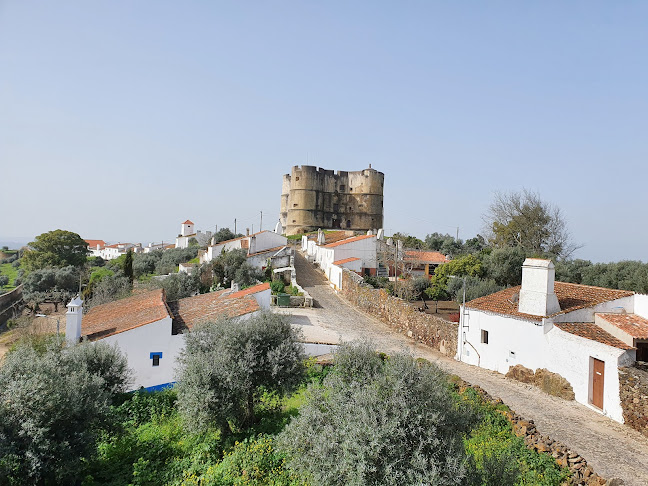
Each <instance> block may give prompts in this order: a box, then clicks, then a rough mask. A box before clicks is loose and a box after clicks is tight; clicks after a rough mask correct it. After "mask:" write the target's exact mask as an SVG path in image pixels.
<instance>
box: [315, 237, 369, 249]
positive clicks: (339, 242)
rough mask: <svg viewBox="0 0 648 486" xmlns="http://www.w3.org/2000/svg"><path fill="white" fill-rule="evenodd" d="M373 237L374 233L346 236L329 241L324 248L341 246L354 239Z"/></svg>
mask: <svg viewBox="0 0 648 486" xmlns="http://www.w3.org/2000/svg"><path fill="white" fill-rule="evenodd" d="M375 237H376V235H360V236H354V237H352V238H347V239H345V240H340V241H336V242H335V243H329V244H328V245H324V248H335V247H336V246H342V245H346V244H347V243H354V242H356V241H360V240H365V239H367V238H375Z"/></svg>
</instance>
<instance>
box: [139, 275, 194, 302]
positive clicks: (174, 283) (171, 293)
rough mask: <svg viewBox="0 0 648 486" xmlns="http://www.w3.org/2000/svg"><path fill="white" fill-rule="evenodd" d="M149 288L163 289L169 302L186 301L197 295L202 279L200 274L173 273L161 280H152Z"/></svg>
mask: <svg viewBox="0 0 648 486" xmlns="http://www.w3.org/2000/svg"><path fill="white" fill-rule="evenodd" d="M148 286H149V288H162V289H164V292H165V293H166V296H167V301H168V302H173V301H175V300H179V299H184V298H185V297H191V296H192V295H195V294H196V293H197V292H198V291H199V288H200V278H199V276H198V273H196V274H192V275H189V274H188V273H184V272H182V273H173V274H171V275H169V276H168V277H165V278H161V279H152V280H151V281H150V282H149V284H148Z"/></svg>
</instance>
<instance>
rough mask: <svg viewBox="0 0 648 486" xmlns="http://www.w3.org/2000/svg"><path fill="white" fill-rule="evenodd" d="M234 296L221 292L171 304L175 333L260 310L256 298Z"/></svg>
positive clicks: (227, 292)
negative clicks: (225, 317)
mask: <svg viewBox="0 0 648 486" xmlns="http://www.w3.org/2000/svg"><path fill="white" fill-rule="evenodd" d="M246 290H247V289H246ZM232 295H234V294H231V293H230V291H229V290H221V291H218V292H209V293H207V294H201V295H196V296H193V297H187V298H185V299H180V300H178V301H176V302H169V307H170V308H171V311H172V312H173V316H174V318H173V333H174V334H179V333H182V332H184V331H185V330H187V329H191V328H192V327H193V326H195V325H196V324H200V323H202V322H208V321H215V320H218V318H219V317H222V316H227V317H239V316H242V315H245V314H249V313H251V312H255V311H258V310H260V307H259V304H257V301H256V300H255V299H254V297H252V296H249V295H244V296H243V297H231V296H232Z"/></svg>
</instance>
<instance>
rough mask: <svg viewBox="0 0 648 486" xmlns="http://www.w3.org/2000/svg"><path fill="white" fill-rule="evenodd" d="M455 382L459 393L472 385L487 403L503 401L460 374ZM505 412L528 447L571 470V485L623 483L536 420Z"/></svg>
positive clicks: (594, 485)
mask: <svg viewBox="0 0 648 486" xmlns="http://www.w3.org/2000/svg"><path fill="white" fill-rule="evenodd" d="M453 381H454V382H455V383H456V384H457V386H458V388H459V391H460V392H461V391H463V390H465V389H466V388H472V389H473V390H475V391H476V392H477V393H478V394H479V395H480V396H481V397H482V400H484V401H485V402H487V403H492V404H493V405H500V404H502V400H501V399H499V398H493V397H492V396H491V395H490V394H489V393H488V392H487V391H486V390H484V389H483V388H481V387H480V386H477V385H471V384H470V383H468V382H466V381H464V380H462V379H461V378H459V377H454V379H453ZM502 414H503V415H504V416H505V417H506V418H507V420H508V421H509V422H510V423H511V425H512V426H513V432H514V433H515V435H517V436H518V437H521V438H522V439H524V443H525V444H526V446H527V448H529V449H532V450H535V451H538V452H539V453H541V454H548V455H551V457H553V458H554V459H555V460H556V462H557V463H558V465H559V466H561V467H564V468H567V469H569V472H570V474H571V477H570V478H569V482H568V484H572V485H579V486H596V485H598V486H603V485H607V486H612V485H622V484H623V481H621V480H620V479H616V478H614V479H609V480H606V479H604V478H602V477H601V476H599V475H598V474H596V472H594V470H593V469H592V467H591V466H589V465H588V464H587V461H586V460H585V458H583V457H582V456H581V455H580V454H578V453H576V452H574V451H573V450H571V449H569V448H568V447H567V446H565V445H563V444H561V443H560V442H557V441H555V440H553V439H551V438H550V437H547V436H544V435H542V434H540V433H539V432H538V430H537V429H536V427H535V424H534V423H533V420H526V419H525V418H523V417H521V416H520V415H518V414H517V413H515V412H514V411H513V410H510V409H509V410H506V411H502Z"/></svg>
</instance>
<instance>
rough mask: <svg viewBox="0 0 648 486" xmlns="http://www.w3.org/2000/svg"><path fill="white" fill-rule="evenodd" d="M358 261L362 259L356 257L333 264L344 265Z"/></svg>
mask: <svg viewBox="0 0 648 486" xmlns="http://www.w3.org/2000/svg"><path fill="white" fill-rule="evenodd" d="M356 260H360V259H359V258H356V257H351V258H345V259H344V260H338V261H336V262H333V265H344V264H345V263H349V262H355V261H356Z"/></svg>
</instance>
